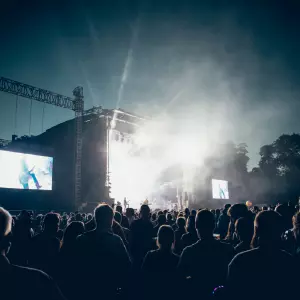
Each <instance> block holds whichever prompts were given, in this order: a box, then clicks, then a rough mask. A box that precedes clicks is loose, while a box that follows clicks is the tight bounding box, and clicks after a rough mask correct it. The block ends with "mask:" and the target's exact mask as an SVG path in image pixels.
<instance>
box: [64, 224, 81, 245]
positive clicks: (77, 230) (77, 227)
mask: <svg viewBox="0 0 300 300" xmlns="http://www.w3.org/2000/svg"><path fill="white" fill-rule="evenodd" d="M83 233H84V224H83V223H82V222H78V221H74V222H71V223H70V224H69V225H68V226H67V228H66V230H65V233H64V236H63V246H67V245H68V244H72V245H73V243H74V242H75V241H76V238H77V237H78V236H79V235H81V234H83Z"/></svg>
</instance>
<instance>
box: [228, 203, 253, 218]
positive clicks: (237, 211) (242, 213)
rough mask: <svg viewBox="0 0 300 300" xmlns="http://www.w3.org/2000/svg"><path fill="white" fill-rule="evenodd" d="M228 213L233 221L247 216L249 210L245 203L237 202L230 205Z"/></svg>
mask: <svg viewBox="0 0 300 300" xmlns="http://www.w3.org/2000/svg"><path fill="white" fill-rule="evenodd" d="M228 215H229V216H230V218H231V220H232V221H233V222H235V221H236V220H237V219H239V218H242V217H247V216H249V211H248V208H247V206H246V204H242V203H238V204H234V205H232V206H231V207H230V208H229V210H228Z"/></svg>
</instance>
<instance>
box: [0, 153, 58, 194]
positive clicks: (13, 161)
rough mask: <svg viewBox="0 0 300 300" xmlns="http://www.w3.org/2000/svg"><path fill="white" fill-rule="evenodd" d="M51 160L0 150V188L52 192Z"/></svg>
mask: <svg viewBox="0 0 300 300" xmlns="http://www.w3.org/2000/svg"><path fill="white" fill-rule="evenodd" d="M52 169H53V158H52V157H47V156H40V155H32V154H25V153H17V152H10V151H3V150H0V188H11V189H25V190H48V191H49V190H52Z"/></svg>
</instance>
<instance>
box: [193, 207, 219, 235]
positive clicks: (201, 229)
mask: <svg viewBox="0 0 300 300" xmlns="http://www.w3.org/2000/svg"><path fill="white" fill-rule="evenodd" d="M196 228H197V231H198V236H199V238H200V239H203V238H210V237H212V236H213V232H214V230H215V216H214V215H213V213H212V212H210V211H209V210H207V209H202V210H201V211H199V212H198V214H197V219H196Z"/></svg>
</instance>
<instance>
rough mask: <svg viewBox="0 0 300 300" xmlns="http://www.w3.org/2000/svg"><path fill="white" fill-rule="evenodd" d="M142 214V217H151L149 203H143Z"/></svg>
mask: <svg viewBox="0 0 300 300" xmlns="http://www.w3.org/2000/svg"><path fill="white" fill-rule="evenodd" d="M140 215H141V218H142V219H149V217H150V208H149V206H148V205H146V204H143V205H142V206H141V209H140Z"/></svg>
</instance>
